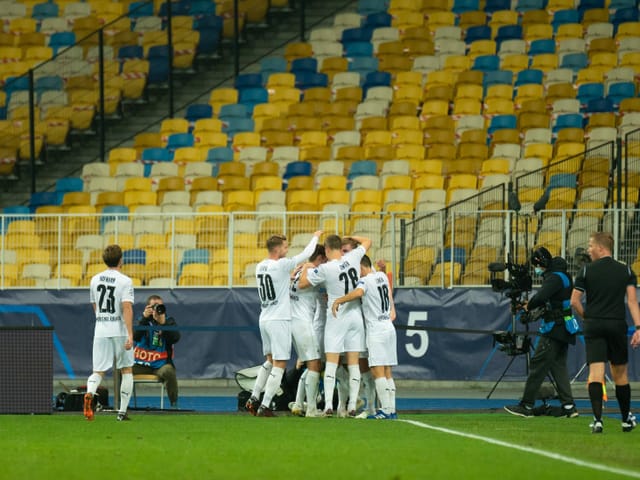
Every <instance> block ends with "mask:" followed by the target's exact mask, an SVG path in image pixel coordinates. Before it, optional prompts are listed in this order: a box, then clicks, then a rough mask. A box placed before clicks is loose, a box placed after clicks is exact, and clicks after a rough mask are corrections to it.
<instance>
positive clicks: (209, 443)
mask: <svg viewBox="0 0 640 480" xmlns="http://www.w3.org/2000/svg"><path fill="white" fill-rule="evenodd" d="M400 417H401V418H400V420H398V421H385V420H382V421H380V420H354V419H337V418H331V419H327V418H297V417H291V416H287V415H281V416H280V417H279V418H255V417H251V416H249V415H247V414H237V415H234V414H229V415H199V414H149V413H137V412H132V416H131V418H132V420H131V421H130V422H116V420H115V415H113V414H109V413H105V412H102V413H99V414H97V415H96V418H95V420H94V421H93V422H88V421H86V420H85V419H84V417H83V416H82V413H80V412H79V413H77V414H55V415H43V416H39V415H38V416H25V415H20V416H18V415H15V416H14V415H6V416H1V417H0V432H2V435H0V452H2V456H3V458H4V461H3V462H2V463H3V466H2V468H0V479H61V480H62V479H64V480H73V479H91V480H99V479H110V480H113V479H129V478H136V479H145V480H146V479H156V478H157V479H195V478H199V479H251V478H255V479H282V480H293V479H304V480H307V479H322V480H327V479H343V478H344V479H350V480H355V479H367V480H378V479H390V480H391V479H393V480H400V479H447V480H456V479H518V480H524V479H535V480H543V479H559V478H560V479H565V480H567V479H574V478H575V479H577V478H579V479H581V480H587V479H598V480H603V479H610V478H611V479H615V478H640V454H639V453H638V452H639V449H638V446H640V437H639V436H640V429H638V430H637V431H634V432H631V433H622V431H621V428H620V422H619V420H614V419H613V418H611V419H609V418H606V419H605V433H604V434H602V435H592V434H591V433H590V429H589V422H590V417H588V416H586V415H583V416H581V417H579V418H576V419H566V418H550V417H539V418H529V419H522V418H516V417H512V416H510V415H507V414H502V413H475V414H466V413H464V414H463V413H456V414H441V413H439V414H414V415H401V416H400Z"/></svg>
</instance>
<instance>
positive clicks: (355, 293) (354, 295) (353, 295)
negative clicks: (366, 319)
mask: <svg viewBox="0 0 640 480" xmlns="http://www.w3.org/2000/svg"><path fill="white" fill-rule="evenodd" d="M363 295H364V290H363V289H362V288H360V287H356V288H355V289H354V290H351V291H350V292H349V293H347V294H346V295H343V296H342V297H340V298H336V299H335V300H334V302H333V305H331V312H332V313H333V316H334V317H336V316H337V315H338V308H339V307H340V305H342V304H343V303H347V302H352V301H353V300H356V299H358V298H362V296H363Z"/></svg>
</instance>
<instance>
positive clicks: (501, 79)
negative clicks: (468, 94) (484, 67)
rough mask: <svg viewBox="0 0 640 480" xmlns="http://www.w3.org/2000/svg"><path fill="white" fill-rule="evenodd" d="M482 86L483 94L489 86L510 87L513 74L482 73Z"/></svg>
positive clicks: (496, 71)
mask: <svg viewBox="0 0 640 480" xmlns="http://www.w3.org/2000/svg"><path fill="white" fill-rule="evenodd" d="M482 84H483V86H484V91H485V93H486V91H487V89H488V88H489V87H490V86H491V85H512V84H513V72H512V71H511V70H494V71H491V72H484V78H483V81H482Z"/></svg>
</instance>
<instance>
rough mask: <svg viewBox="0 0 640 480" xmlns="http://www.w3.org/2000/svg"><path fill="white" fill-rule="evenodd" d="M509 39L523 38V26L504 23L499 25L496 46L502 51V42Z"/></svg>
mask: <svg viewBox="0 0 640 480" xmlns="http://www.w3.org/2000/svg"><path fill="white" fill-rule="evenodd" d="M507 40H522V27H521V26H520V25H503V26H501V27H498V33H497V35H496V38H495V41H496V48H497V49H498V51H500V46H501V45H502V42H505V41H507Z"/></svg>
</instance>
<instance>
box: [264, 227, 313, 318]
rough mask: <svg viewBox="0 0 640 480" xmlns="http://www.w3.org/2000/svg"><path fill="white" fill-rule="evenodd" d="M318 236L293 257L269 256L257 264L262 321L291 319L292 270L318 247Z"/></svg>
mask: <svg viewBox="0 0 640 480" xmlns="http://www.w3.org/2000/svg"><path fill="white" fill-rule="evenodd" d="M317 243H318V237H313V238H312V239H311V241H310V242H309V244H308V245H307V246H306V247H305V249H304V250H303V251H302V252H301V253H299V254H298V255H296V256H295V257H291V258H280V259H278V260H272V259H270V258H267V259H265V260H263V261H261V262H260V263H259V264H258V265H257V266H256V285H257V286H258V295H259V296H260V305H261V307H262V309H261V311H260V321H261V322H262V321H264V320H291V300H290V298H289V285H290V283H291V279H290V276H291V270H293V269H294V268H295V266H296V265H298V264H299V263H301V262H303V261H305V260H307V259H308V258H309V257H310V256H311V254H312V253H313V251H314V250H315V248H316V245H317Z"/></svg>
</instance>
